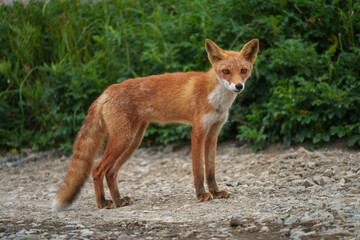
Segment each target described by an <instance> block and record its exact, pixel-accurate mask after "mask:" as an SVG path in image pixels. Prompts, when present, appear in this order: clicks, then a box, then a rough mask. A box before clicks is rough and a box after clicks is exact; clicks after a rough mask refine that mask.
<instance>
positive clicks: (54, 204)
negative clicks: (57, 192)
mask: <svg viewBox="0 0 360 240" xmlns="http://www.w3.org/2000/svg"><path fill="white" fill-rule="evenodd" d="M66 207H67V204H64V203H62V202H60V201H59V200H57V199H56V198H55V199H54V200H53V202H52V204H51V211H53V212H56V211H60V210H63V209H65V208H66Z"/></svg>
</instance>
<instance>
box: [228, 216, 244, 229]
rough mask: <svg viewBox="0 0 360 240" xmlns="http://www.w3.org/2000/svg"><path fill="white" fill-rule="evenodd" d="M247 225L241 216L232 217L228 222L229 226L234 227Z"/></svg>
mask: <svg viewBox="0 0 360 240" xmlns="http://www.w3.org/2000/svg"><path fill="white" fill-rule="evenodd" d="M246 223H247V220H246V219H245V218H243V217H242V216H233V217H232V218H231V220H230V226H232V227H236V226H243V225H244V224H246Z"/></svg>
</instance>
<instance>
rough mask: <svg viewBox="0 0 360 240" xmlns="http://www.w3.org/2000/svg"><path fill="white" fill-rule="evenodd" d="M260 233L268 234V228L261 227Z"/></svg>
mask: <svg viewBox="0 0 360 240" xmlns="http://www.w3.org/2000/svg"><path fill="white" fill-rule="evenodd" d="M260 232H262V233H266V232H269V228H268V227H267V226H263V227H262V228H261V229H260Z"/></svg>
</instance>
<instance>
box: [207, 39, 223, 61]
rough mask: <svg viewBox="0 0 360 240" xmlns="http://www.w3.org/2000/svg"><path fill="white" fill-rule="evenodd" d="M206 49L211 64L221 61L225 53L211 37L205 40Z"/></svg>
mask: <svg viewBox="0 0 360 240" xmlns="http://www.w3.org/2000/svg"><path fill="white" fill-rule="evenodd" d="M205 49H206V52H207V54H208V57H209V60H210V62H211V64H214V63H217V62H219V61H220V60H222V59H223V57H224V55H223V53H224V50H222V49H221V48H220V47H219V46H218V45H216V44H215V43H214V42H213V41H211V40H210V39H206V40H205Z"/></svg>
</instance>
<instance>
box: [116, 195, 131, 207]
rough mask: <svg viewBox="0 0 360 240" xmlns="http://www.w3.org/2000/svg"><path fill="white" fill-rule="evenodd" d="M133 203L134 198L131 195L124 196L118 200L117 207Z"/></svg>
mask: <svg viewBox="0 0 360 240" xmlns="http://www.w3.org/2000/svg"><path fill="white" fill-rule="evenodd" d="M131 204H133V200H132V199H131V198H129V197H123V198H120V199H118V200H117V201H116V203H115V206H116V207H124V206H128V205H131Z"/></svg>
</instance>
